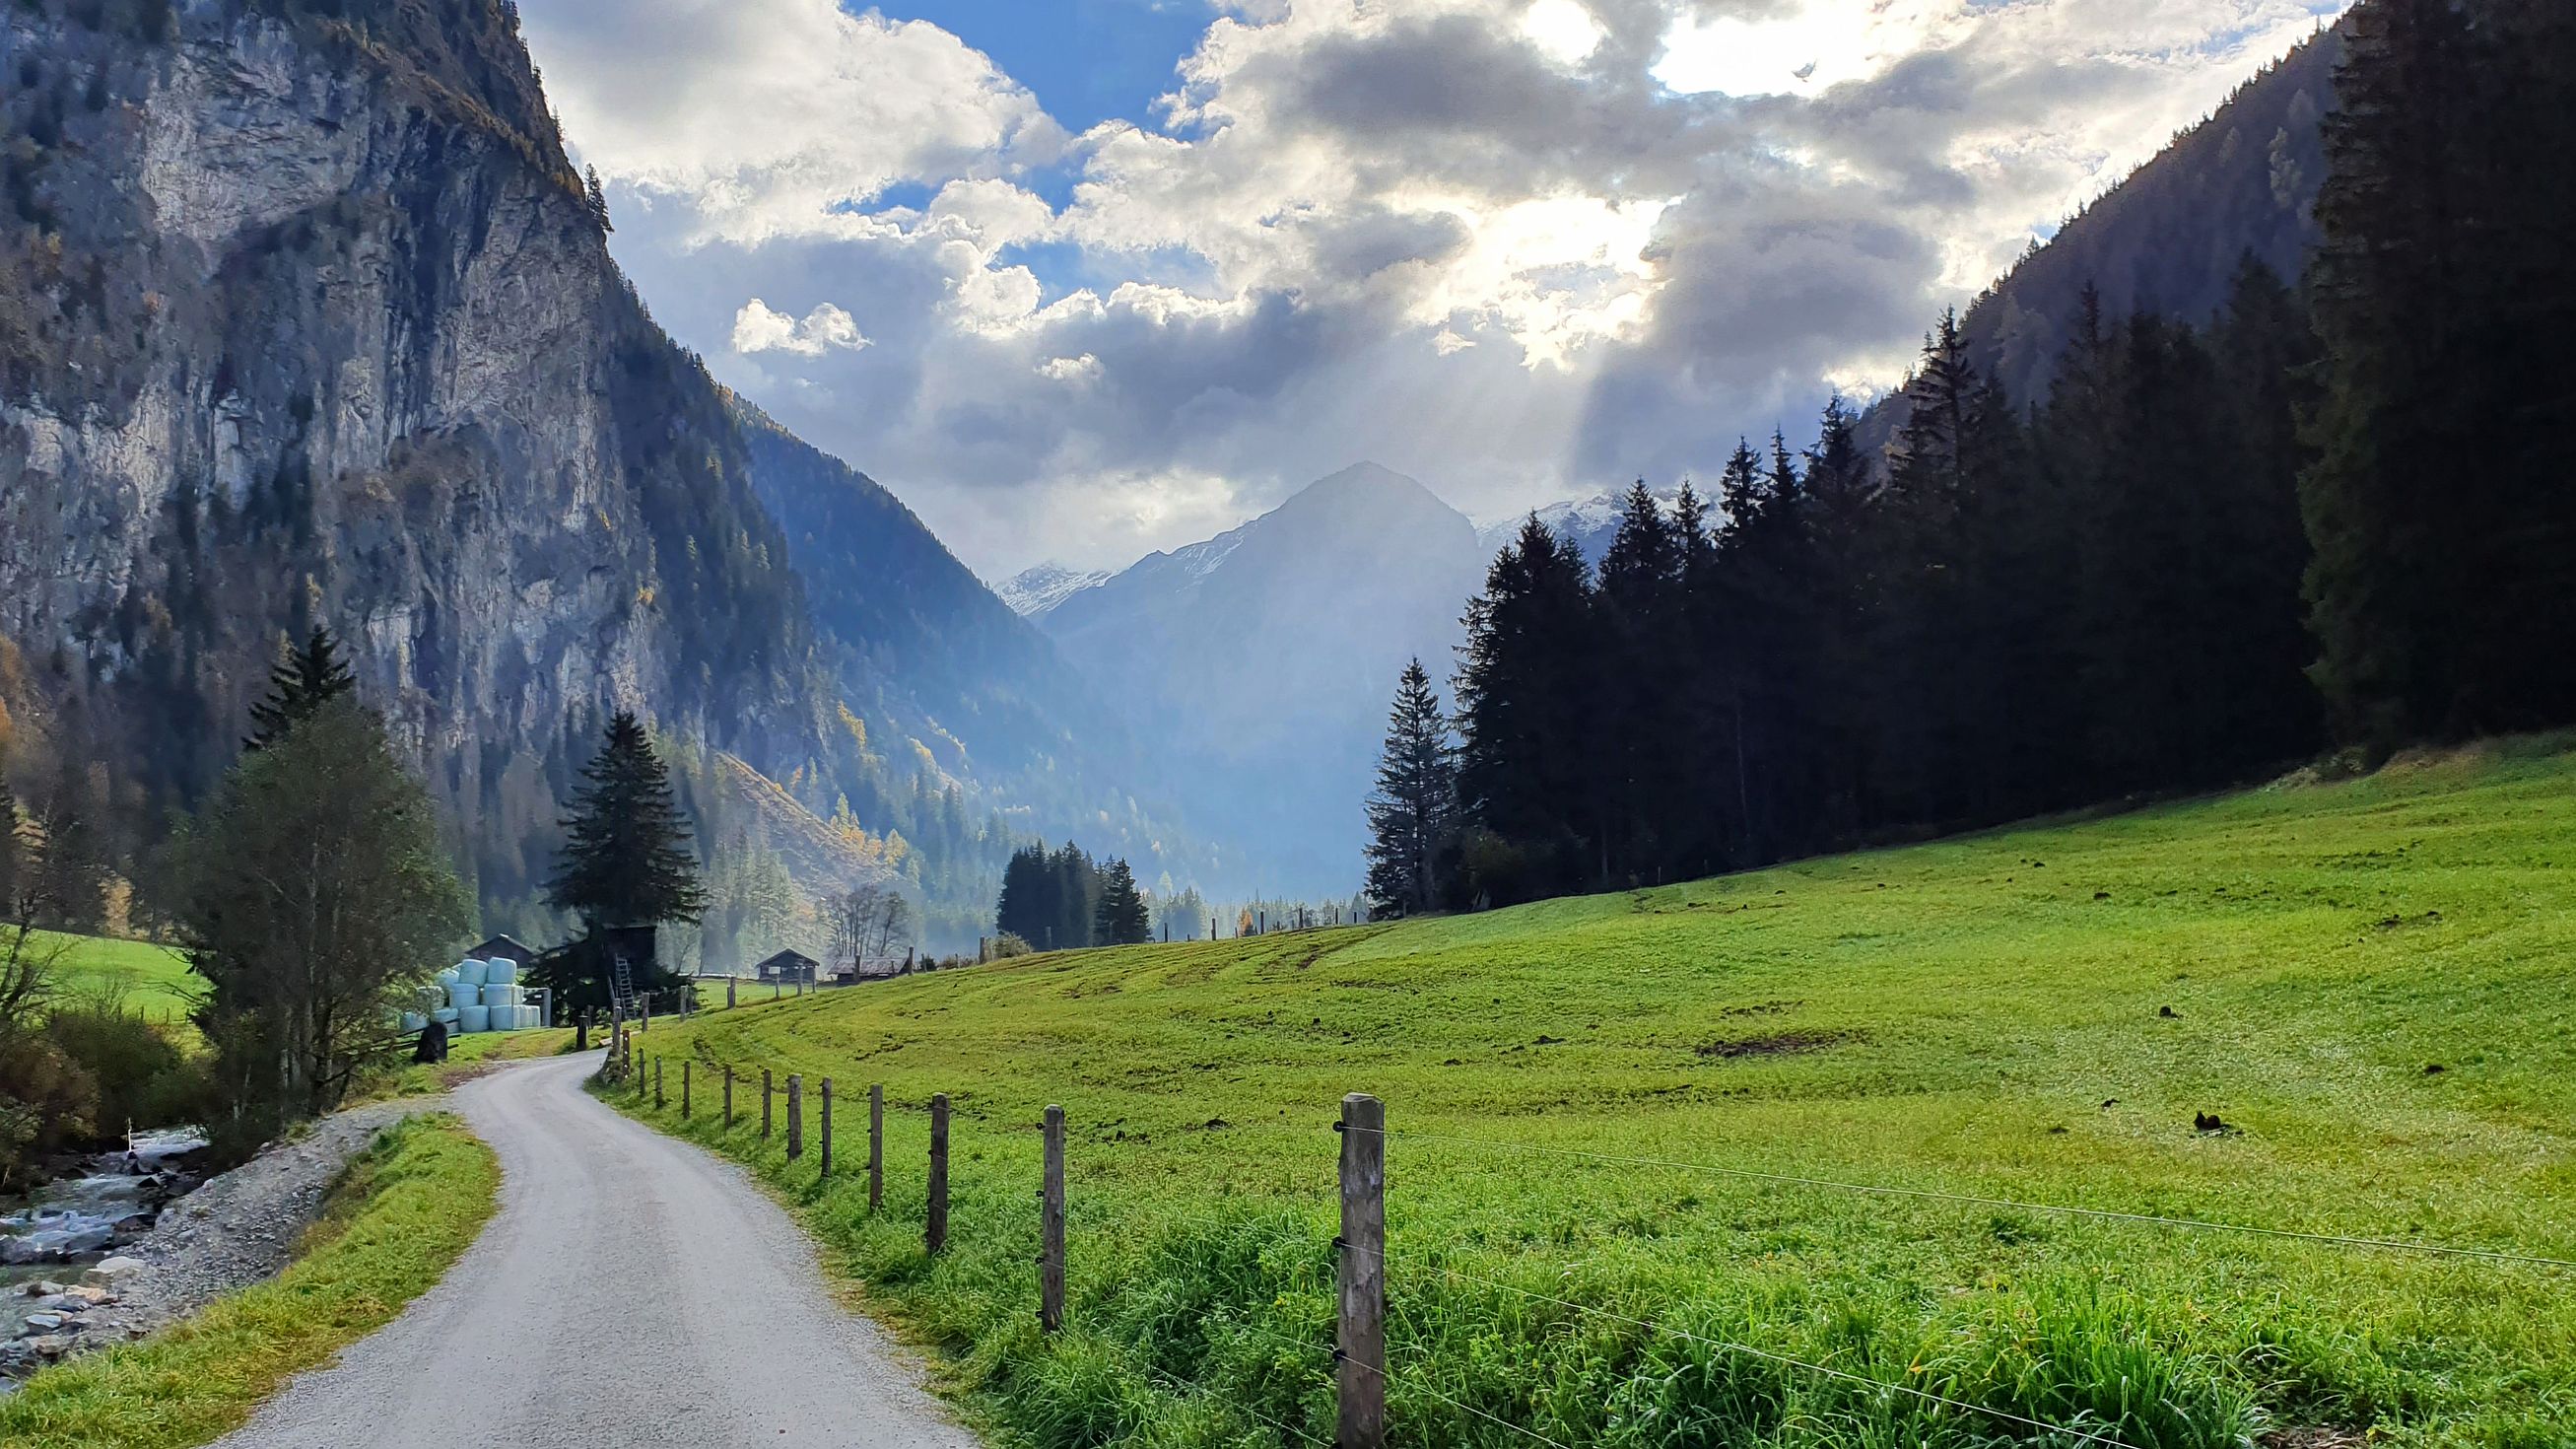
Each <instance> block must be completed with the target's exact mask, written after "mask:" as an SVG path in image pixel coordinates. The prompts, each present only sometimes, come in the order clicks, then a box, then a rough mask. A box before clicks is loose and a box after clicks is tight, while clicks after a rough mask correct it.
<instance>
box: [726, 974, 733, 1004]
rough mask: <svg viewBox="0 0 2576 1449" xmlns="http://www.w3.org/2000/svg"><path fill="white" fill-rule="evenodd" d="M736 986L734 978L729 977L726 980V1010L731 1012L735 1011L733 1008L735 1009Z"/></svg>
mask: <svg viewBox="0 0 2576 1449" xmlns="http://www.w3.org/2000/svg"><path fill="white" fill-rule="evenodd" d="M734 984H735V983H734V978H733V977H730V976H728V977H726V978H725V1010H727V1011H731V1010H733V1008H734V999H733V988H734Z"/></svg>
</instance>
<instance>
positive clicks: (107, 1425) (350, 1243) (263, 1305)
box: [0, 1116, 501, 1449]
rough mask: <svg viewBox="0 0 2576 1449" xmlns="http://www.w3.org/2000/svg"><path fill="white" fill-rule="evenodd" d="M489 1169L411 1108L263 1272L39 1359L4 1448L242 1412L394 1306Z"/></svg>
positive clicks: (477, 1213) (153, 1436)
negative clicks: (141, 1328) (231, 1289)
mask: <svg viewBox="0 0 2576 1449" xmlns="http://www.w3.org/2000/svg"><path fill="white" fill-rule="evenodd" d="M500 1179H501V1172H500V1165H499V1163H498V1162H497V1161H495V1160H494V1158H493V1156H492V1152H491V1149H489V1148H487V1147H485V1146H484V1145H483V1144H482V1143H481V1142H480V1141H478V1140H476V1139H475V1137H474V1136H473V1134H471V1133H469V1132H467V1131H466V1130H465V1128H464V1126H463V1125H462V1124H461V1123H459V1122H457V1121H456V1120H455V1119H454V1118H452V1117H444V1116H432V1117H416V1118H413V1119H411V1120H409V1121H407V1122H404V1123H402V1124H401V1125H399V1126H396V1127H394V1128H392V1129H391V1130H389V1131H387V1132H386V1133H385V1134H384V1135H383V1136H381V1137H380V1138H378V1139H377V1141H376V1142H375V1144H374V1145H373V1146H371V1147H369V1148H368V1149H367V1150H366V1151H365V1152H363V1153H361V1154H360V1155H359V1156H358V1158H357V1159H356V1161H355V1162H353V1163H352V1164H351V1166H350V1169H349V1172H348V1174H347V1176H346V1177H345V1178H344V1179H343V1181H342V1182H341V1183H340V1185H339V1186H338V1188H337V1189H336V1190H335V1191H334V1192H333V1194H332V1198H331V1202H330V1204H329V1206H328V1207H327V1208H326V1209H325V1211H324V1214H323V1217H322V1219H321V1220H320V1221H319V1222H317V1223H315V1224H314V1225H313V1227H312V1228H311V1229H310V1230H309V1231H308V1232H307V1233H306V1235H305V1238H304V1241H303V1243H302V1244H301V1245H300V1247H299V1256H298V1259H297V1261H296V1262H295V1263H294V1264H293V1265H292V1266H290V1267H288V1268H287V1270H286V1271H285V1272H284V1273H282V1274H280V1275H278V1276H277V1277H276V1278H275V1279H273V1280H271V1281H270V1282H267V1283H263V1284H260V1285H259V1286H257V1287H253V1288H249V1289H246V1290H244V1291H242V1292H240V1293H236V1294H233V1295H232V1296H230V1297H228V1298H224V1299H221V1300H219V1301H218V1302H216V1303H215V1304H214V1305H212V1306H211V1307H209V1308H207V1309H206V1311H205V1312H203V1313H201V1314H199V1315H197V1316H196V1317H194V1318H192V1319H189V1320H188V1321H187V1322H185V1323H182V1324H178V1325H176V1326H174V1327H172V1328H169V1329H166V1330H164V1331H162V1332H161V1333H159V1334H156V1335H154V1336H153V1337H151V1338H149V1339H146V1340H144V1341H143V1342H141V1343H134V1344H125V1345H121V1346H118V1347H115V1348H110V1349H106V1350H104V1351H102V1352H99V1353H95V1354H92V1355H90V1356H88V1357H86V1358H81V1359H76V1360H74V1361H73V1362H71V1363H68V1364H64V1365H61V1366H59V1367H56V1368H51V1369H47V1370H46V1371H44V1372H43V1373H41V1374H38V1375H37V1376H36V1377H34V1378H32V1379H30V1380H28V1382H27V1385H26V1387H24V1388H22V1389H21V1390H19V1391H18V1392H17V1393H16V1394H14V1395H12V1396H10V1397H8V1398H6V1399H0V1442H5V1443H7V1444H9V1445H11V1446H13V1449H17V1446H24V1449H182V1446H186V1445H194V1444H204V1443H208V1442H210V1441H212V1440H214V1439H216V1438H218V1437H220V1436H222V1435H224V1434H226V1433H228V1432H230V1431H231V1430H233V1429H235V1428H238V1427H240V1426H241V1424H242V1423H243V1422H244V1421H246V1420H248V1419H249V1417H250V1415H251V1413H252V1411H253V1410H255V1409H256V1408H257V1407H258V1406H259V1405H260V1403H261V1402H262V1401H264V1400H266V1399H267V1398H268V1397H269V1395H271V1394H273V1393H275V1392H276V1391H277V1389H278V1388H279V1386H280V1385H282V1384H283V1383H284V1382H285V1381H286V1379H287V1377H288V1376H289V1375H292V1374H296V1373H300V1372H302V1371H304V1370H306V1369H309V1368H312V1367H314V1366H316V1365H318V1364H321V1363H324V1362H326V1361H328V1360H329V1359H330V1358H331V1357H332V1355H334V1354H335V1353H337V1352H338V1351H339V1350H341V1349H342V1348H344V1347H346V1346H348V1345H349V1344H351V1343H354V1342H356V1341H357V1340H358V1339H360V1338H363V1337H365V1336H366V1335H367V1334H369V1333H372V1332H373V1331H375V1330H376V1329H378V1328H380V1327H382V1326H383V1325H384V1324H386V1323H388V1322H390V1321H391V1320H392V1319H393V1318H394V1316H395V1315H396V1314H398V1313H400V1312H401V1311H402V1309H403V1306H404V1305H405V1304H407V1303H409V1302H410V1301H411V1300H412V1299H414V1298H416V1297H418V1296H419V1295H420V1294H421V1293H423V1292H424V1291H426V1290H427V1289H428V1288H429V1287H430V1285H432V1284H434V1283H436V1282H437V1281H438V1280H439V1277H440V1275H442V1274H444V1273H445V1272H446V1271H447V1268H448V1265H449V1264H451V1263H453V1262H455V1261H456V1258H457V1256H458V1255H459V1254H461V1253H463V1252H464V1251H465V1249H466V1247H467V1245H469V1244H470V1243H472V1242H473V1241H474V1238H475V1236H476V1234H478V1233H480V1232H481V1231H482V1229H483V1223H484V1220H485V1219H487V1218H489V1217H490V1216H491V1213H492V1206H493V1202H494V1194H495V1192H496V1191H497V1189H498V1187H499V1185H500Z"/></svg>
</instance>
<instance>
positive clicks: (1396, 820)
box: [1368, 659, 1458, 918]
mask: <svg viewBox="0 0 2576 1449" xmlns="http://www.w3.org/2000/svg"><path fill="white" fill-rule="evenodd" d="M1457 813H1458V766H1457V757H1456V752H1455V749H1454V747H1453V746H1452V744H1451V742H1450V736H1449V721H1448V719H1447V718H1446V717H1445V716H1443V715H1442V714H1441V712H1440V698H1439V696H1438V695H1436V694H1434V693H1432V690H1431V676H1430V675H1429V674H1428V673H1426V672H1424V670H1423V668H1422V661H1421V660H1419V659H1416V660H1413V661H1412V662H1410V663H1408V664H1406V665H1405V666H1404V673H1403V674H1402V675H1401V676H1400V677H1399V678H1398V679H1397V680H1396V686H1395V704H1394V706H1393V708H1392V709H1390V710H1389V711H1388V715H1387V731H1386V745H1385V748H1384V749H1383V750H1382V751H1380V753H1379V755H1378V766H1377V789H1376V791H1375V792H1374V793H1373V794H1371V795H1370V796H1369V799H1368V824H1369V843H1368V898H1369V903H1370V906H1371V908H1372V913H1373V914H1374V915H1376V916H1378V917H1379V918H1384V917H1387V916H1405V915H1416V914H1419V913H1421V912H1423V911H1426V910H1429V909H1431V908H1432V907H1433V906H1434V905H1435V904H1437V903H1438V902H1439V900H1440V898H1441V897H1440V879H1439V875H1440V866H1441V861H1442V858H1443V856H1444V855H1446V854H1447V853H1449V852H1450V851H1452V850H1453V849H1454V848H1455V837H1456V834H1457Z"/></svg>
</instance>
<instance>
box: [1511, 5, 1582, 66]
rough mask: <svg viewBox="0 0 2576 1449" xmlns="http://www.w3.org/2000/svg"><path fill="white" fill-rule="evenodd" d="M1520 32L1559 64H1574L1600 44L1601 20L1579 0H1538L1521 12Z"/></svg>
mask: <svg viewBox="0 0 2576 1449" xmlns="http://www.w3.org/2000/svg"><path fill="white" fill-rule="evenodd" d="M1521 34H1523V35H1526V36H1528V37H1529V38H1530V43H1531V44H1533V45H1536V46H1537V47H1538V48H1539V49H1540V50H1542V51H1544V52H1546V53H1547V56H1548V58H1549V59H1550V60H1553V61H1555V62H1557V63H1558V64H1560V65H1575V64H1578V63H1580V62H1581V61H1582V60H1583V59H1584V57H1586V56H1588V55H1590V54H1592V52H1594V51H1595V50H1598V49H1600V48H1601V35H1602V30H1601V22H1599V21H1597V20H1595V19H1593V18H1592V12H1591V11H1589V10H1586V9H1584V8H1583V7H1582V6H1581V5H1579V4H1577V3H1576V0H1536V3H1534V4H1532V5H1531V6H1530V8H1529V11H1528V13H1526V14H1524V15H1522V16H1521Z"/></svg>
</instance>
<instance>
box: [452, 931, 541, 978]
mask: <svg viewBox="0 0 2576 1449" xmlns="http://www.w3.org/2000/svg"><path fill="white" fill-rule="evenodd" d="M465 954H466V955H467V956H470V957H472V958H473V959H475V960H477V961H508V962H511V963H513V964H515V965H516V966H517V967H518V968H519V971H520V973H521V974H523V975H524V974H525V973H526V972H527V969H528V968H529V967H531V966H534V965H536V964H537V951H536V948H535V947H533V946H527V945H523V944H521V943H520V942H519V941H518V940H516V939H514V938H512V937H509V936H494V937H493V938H491V939H490V940H488V941H485V942H484V943H483V944H482V945H479V946H477V947H475V948H474V949H473V950H471V951H468V952H466V953H465Z"/></svg>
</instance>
